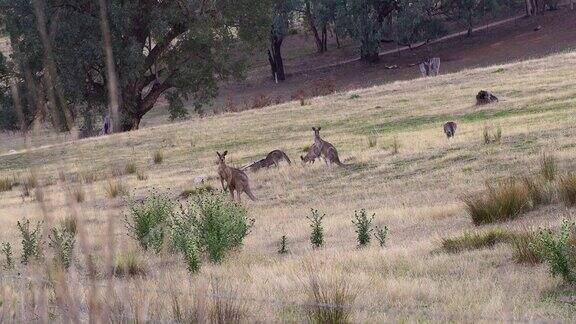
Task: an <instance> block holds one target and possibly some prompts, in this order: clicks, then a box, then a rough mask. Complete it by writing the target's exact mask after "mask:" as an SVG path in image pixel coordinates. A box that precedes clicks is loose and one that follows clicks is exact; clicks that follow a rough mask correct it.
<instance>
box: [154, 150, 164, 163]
mask: <svg viewBox="0 0 576 324" xmlns="http://www.w3.org/2000/svg"><path fill="white" fill-rule="evenodd" d="M152 161H153V162H154V164H160V163H162V162H163V161H164V153H162V151H161V150H156V151H154V153H153V154H152Z"/></svg>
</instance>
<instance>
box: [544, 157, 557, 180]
mask: <svg viewBox="0 0 576 324" xmlns="http://www.w3.org/2000/svg"><path fill="white" fill-rule="evenodd" d="M556 173H558V167H557V163H556V157H555V156H554V155H548V154H546V153H544V154H542V157H541V158H540V174H542V176H543V177H544V179H546V180H548V181H553V180H554V179H556Z"/></svg>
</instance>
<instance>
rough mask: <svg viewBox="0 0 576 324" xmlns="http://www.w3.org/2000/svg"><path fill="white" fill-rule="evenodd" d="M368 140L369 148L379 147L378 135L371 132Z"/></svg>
mask: <svg viewBox="0 0 576 324" xmlns="http://www.w3.org/2000/svg"><path fill="white" fill-rule="evenodd" d="M367 139H368V148H373V147H376V145H378V133H376V132H370V134H369V135H368V137H367Z"/></svg>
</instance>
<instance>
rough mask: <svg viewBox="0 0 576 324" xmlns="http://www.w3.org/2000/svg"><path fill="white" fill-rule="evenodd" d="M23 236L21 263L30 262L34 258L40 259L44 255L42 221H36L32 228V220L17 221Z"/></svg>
mask: <svg viewBox="0 0 576 324" xmlns="http://www.w3.org/2000/svg"><path fill="white" fill-rule="evenodd" d="M16 225H17V226H18V230H19V231H20V236H21V237H22V256H21V261H20V262H21V263H22V264H28V263H29V262H30V260H31V259H32V258H34V259H36V260H38V259H40V257H41V255H42V248H41V240H42V231H41V228H42V222H36V226H35V227H34V228H30V220H28V219H25V220H23V221H22V222H20V221H18V222H17V223H16Z"/></svg>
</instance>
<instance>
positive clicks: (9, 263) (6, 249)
mask: <svg viewBox="0 0 576 324" xmlns="http://www.w3.org/2000/svg"><path fill="white" fill-rule="evenodd" d="M0 251H1V252H2V253H3V254H4V257H5V258H6V263H5V264H4V270H12V269H14V259H13V257H12V245H10V243H8V242H3V243H2V248H1V250H0Z"/></svg>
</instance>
